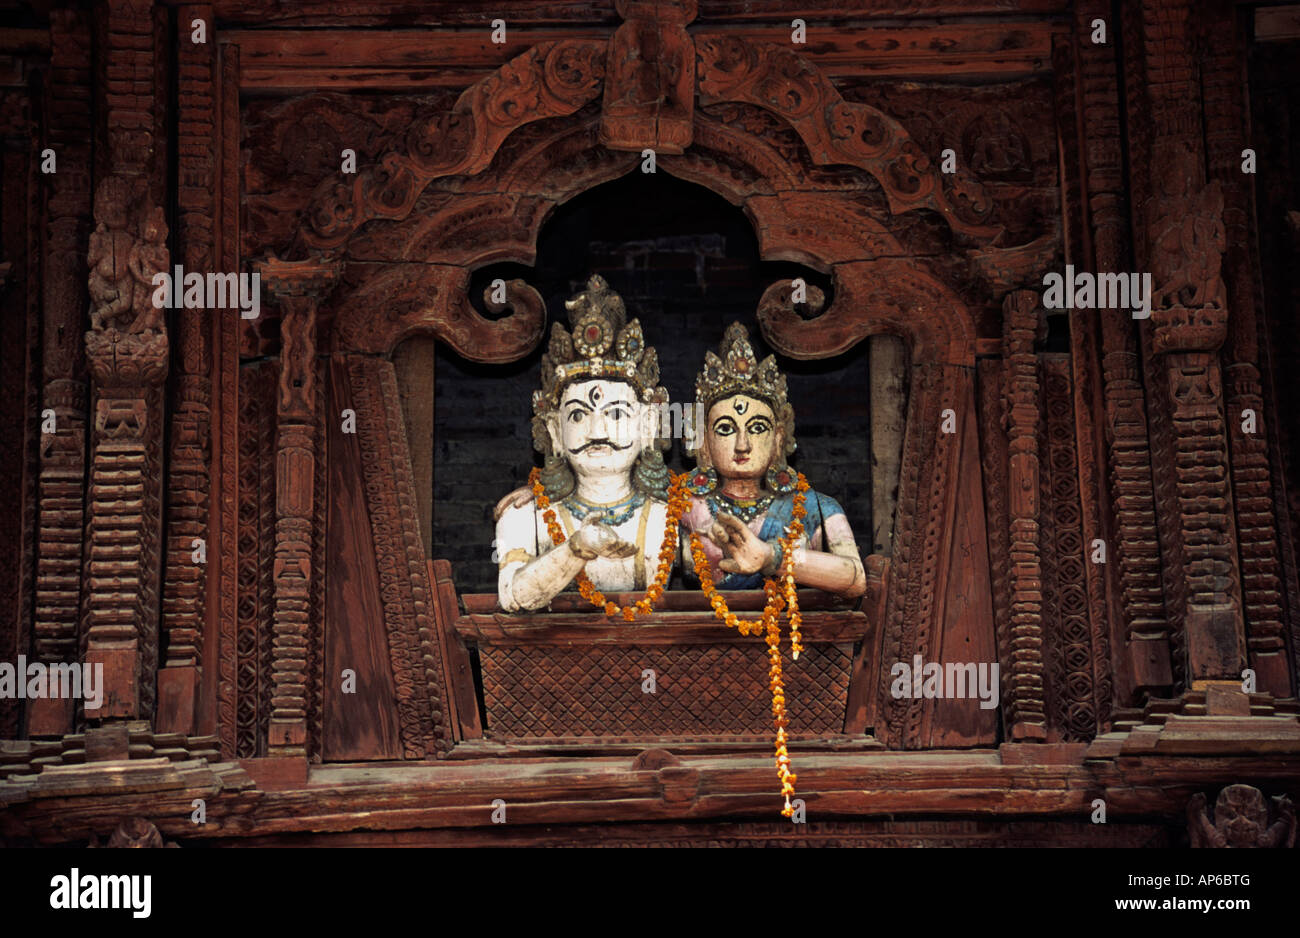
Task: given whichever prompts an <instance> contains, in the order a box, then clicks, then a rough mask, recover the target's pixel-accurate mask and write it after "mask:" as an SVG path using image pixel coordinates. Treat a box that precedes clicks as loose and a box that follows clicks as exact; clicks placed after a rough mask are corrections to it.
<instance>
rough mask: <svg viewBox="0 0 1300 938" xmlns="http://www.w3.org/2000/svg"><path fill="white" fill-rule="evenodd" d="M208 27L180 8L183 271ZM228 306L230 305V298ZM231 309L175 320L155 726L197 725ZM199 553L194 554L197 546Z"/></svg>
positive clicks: (208, 15)
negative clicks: (223, 341)
mask: <svg viewBox="0 0 1300 938" xmlns="http://www.w3.org/2000/svg"><path fill="white" fill-rule="evenodd" d="M196 19H199V20H203V21H204V22H205V23H207V24H208V26H209V28H210V27H211V24H212V8H211V7H206V6H194V7H182V8H181V10H180V12H179V14H178V18H177V34H176V44H177V56H178V59H179V73H180V74H179V82H180V94H179V102H178V108H179V111H178V118H179V121H178V124H177V126H178V128H179V131H178V140H177V160H178V166H179V178H178V181H177V182H178V184H177V193H176V195H177V208H178V209H179V212H180V225H179V231H178V232H177V234H178V236H179V237H178V240H179V243H180V246H181V254H182V258H183V263H184V267H185V270H186V271H187V272H189V271H194V272H199V273H202V272H205V271H209V270H212V269H213V268H214V265H215V263H216V258H215V256H214V255H215V252H214V243H213V235H214V232H213V224H212V222H213V216H214V210H215V206H214V201H215V199H214V195H213V191H214V186H215V181H216V176H215V169H214V163H215V155H214V153H213V146H214V141H215V139H216V126H215V111H214V107H213V69H214V65H215V62H214V59H215V50H216V48H217V46H216V42H215V40H213V41H212V42H207V43H196V42H193V41H192V25H191V24H192V23H193V21H194V20H196ZM230 305H231V306H233V305H235V304H234V303H231V304H230ZM238 315H239V313H238V311H236V310H234V309H223V310H207V309H203V308H197V309H183V310H181V311H180V312H179V314H178V315H177V319H176V338H177V346H178V351H179V355H178V357H177V361H176V366H177V371H178V374H177V376H176V382H175V397H174V399H173V401H172V406H171V438H170V442H171V447H170V452H169V453H168V475H167V541H166V544H167V548H166V551H167V552H166V567H165V570H164V573H163V594H162V627H163V631H164V634H165V635H166V639H167V642H166V646H167V657H166V661H165V662H164V663H163V667H162V669H161V670H160V671H159V673H158V730H159V732H163V733H173V732H179V733H193V732H195V731H196V725H195V719H196V712H197V711H196V704H197V700H196V692H197V689H198V684H199V675H200V673H201V665H202V658H201V654H200V652H201V649H202V647H203V596H204V582H205V573H206V570H207V558H206V553H207V551H208V549H209V547H210V546H215V545H209V544H208V524H207V520H208V453H209V439H208V429H209V418H210V398H211V388H212V382H211V378H210V376H209V368H210V366H211V358H212V356H211V353H210V351H209V350H210V348H211V335H210V334H211V329H212V321H213V318H214V317H219V316H238ZM196 550H201V551H202V553H201V554H200V555H199V557H198V558H197V559H196V557H195V551H196Z"/></svg>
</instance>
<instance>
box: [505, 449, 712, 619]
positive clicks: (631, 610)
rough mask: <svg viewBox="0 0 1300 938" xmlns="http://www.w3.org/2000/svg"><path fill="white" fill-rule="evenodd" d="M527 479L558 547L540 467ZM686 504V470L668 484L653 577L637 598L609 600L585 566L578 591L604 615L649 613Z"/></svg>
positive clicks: (664, 581) (673, 554)
mask: <svg viewBox="0 0 1300 938" xmlns="http://www.w3.org/2000/svg"><path fill="white" fill-rule="evenodd" d="M528 483H529V485H531V486H532V488H533V498H534V500H535V501H536V503H537V507H538V508H541V509H542V512H543V513H542V520H543V521H545V522H546V530H547V531H548V532H549V533H550V535H551V543H552V544H554V545H555V546H556V547H559V546H560V545H561V544H563V543H564V541H565V537H564V529H563V528H562V527H560V522H559V521H558V520H556V517H555V509H554V508H552V507H551V499H550V497H549V496H547V494H546V487H545V486H544V485H542V480H541V470H540V469H537V468H534V469H533V471H532V472H531V473H530V474H529V476H528ZM689 506H690V490H688V489H687V488H686V473H682V474H681V475H680V476H673V477H672V485H670V486H669V488H668V517H667V518H666V519H665V522H664V541H663V544H662V545H661V546H660V548H659V568H658V569H657V570H656V571H655V578H654V580H653V581H652V582H651V583H650V585H649V586H648V587H647V588H646V591H645V594H644V595H643V596H642V597H641V598H640V599H639V600H637V601H636V602H634V603H632V604H631V605H630V606H620V605H619V604H618V603H615V602H610V601H609V600H607V599H606V598H605V594H604V593H602V592H601V591H600V590H598V589H596V584H595V583H592V582H591V579H590V578H589V577H588V576H587V573H586V571H585V570H584V571H582V572H580V573H579V574H578V594H579V595H580V596H582V598H583V599H585V600H587V602H589V603H591V604H592V605H593V606H598V607H600V608H602V609H604V610H605V615H607V616H611V617H613V616H618V615H621V616H622V617H623V620H624V621H625V622H632V621H634V620H635V619H636V617H637V616H646V615H649V614H650V611H651V610H652V609H654V606H655V603H657V602H659V600H660V599H662V598H663V595H664V590H665V589H666V588H667V586H668V577H669V576H670V575H671V574H672V571H673V561H674V560H676V559H677V526H678V524H680V523H681V520H682V515H684V514H685V513H686V509H687V508H688V507H689Z"/></svg>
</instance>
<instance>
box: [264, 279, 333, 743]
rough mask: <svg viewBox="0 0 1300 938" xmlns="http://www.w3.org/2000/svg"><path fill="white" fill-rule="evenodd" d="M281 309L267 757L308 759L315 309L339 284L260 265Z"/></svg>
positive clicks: (314, 462) (313, 503)
mask: <svg viewBox="0 0 1300 938" xmlns="http://www.w3.org/2000/svg"><path fill="white" fill-rule="evenodd" d="M259 268H260V271H261V274H262V277H263V278H265V280H266V288H267V291H268V292H269V293H270V294H271V295H273V296H274V297H275V298H276V302H277V304H278V305H279V307H280V388H279V393H278V395H277V402H276V459H275V472H276V485H275V563H274V586H273V598H272V610H273V615H274V623H275V624H274V633H275V635H274V638H273V640H272V645H271V681H272V683H273V688H272V691H271V719H270V726H269V728H268V737H267V748H268V754H269V755H271V756H286V757H298V756H305V755H306V754H307V683H308V673H307V658H308V650H309V649H308V646H309V642H308V633H309V631H310V628H311V587H312V563H311V559H312V519H313V517H314V507H315V495H316V493H315V476H316V420H317V403H316V402H317V398H316V306H317V304H318V302H319V301H320V300H321V298H322V297H324V296H325V295H326V294H327V293H328V292H329V291H330V289H332V288H333V286H334V284H335V283H336V282H337V280H338V275H339V269H338V267H337V265H335V264H333V263H330V262H326V261H319V260H306V261H282V260H278V259H276V258H272V259H271V260H269V261H265V262H263V263H262V264H260V265H259Z"/></svg>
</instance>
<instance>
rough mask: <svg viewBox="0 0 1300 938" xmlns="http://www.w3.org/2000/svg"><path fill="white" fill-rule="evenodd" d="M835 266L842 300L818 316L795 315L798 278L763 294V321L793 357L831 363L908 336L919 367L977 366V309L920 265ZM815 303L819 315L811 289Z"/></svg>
mask: <svg viewBox="0 0 1300 938" xmlns="http://www.w3.org/2000/svg"><path fill="white" fill-rule="evenodd" d="M832 269H833V272H834V278H835V280H834V282H835V301H834V303H832V304H831V306H830V308H829V309H827V310H826V311H825V312H823V313H821V315H819V316H815V317H814V318H811V319H807V320H805V319H803V318H802V317H800V315H799V313H798V312H797V311H796V310H795V307H794V304H793V303H792V302H791V293H792V290H791V284H790V281H788V280H782V281H778V282H777V283H774V284H772V285H771V286H769V287H768V288H767V289H766V290H764V291H763V296H762V298H761V299H760V300H759V304H758V321H759V324H760V325H761V326H762V329H763V336H764V338H766V339H767V342H768V344H769V345H771V346H772V348H774V349H776V350H777V351H778V352H781V353H782V354H783V355H789V356H790V357H791V358H828V357H830V356H832V355H838V354H840V353H841V352H845V351H847V350H848V349H850V348H852V347H853V346H854V345H855V344H857V343H858V342H859V341H861V340H862V339H863V338H865V337H866V336H868V335H875V334H877V333H892V334H894V335H901V336H904V337H906V338H907V339H908V344H909V345H910V346H911V361H912V363H913V364H914V365H915V364H928V363H939V362H941V363H945V364H951V365H966V366H970V365H972V364H974V361H975V326H974V323H973V322H972V321H971V318H970V314H969V312H968V311H967V310H966V308H965V306H964V305H963V304H962V302H961V301H960V300H959V299H958V298H957V297H956V296H955V295H953V294H952V293H951V291H949V290H948V288H947V287H945V286H944V285H943V284H942V283H941V282H940V281H939V280H937V279H936V278H934V277H932V276H930V275H929V274H926V273H924V272H922V271H921V270H919V269H917V267H916V266H915V264H914V263H913V262H912V261H909V260H900V259H898V258H892V257H884V258H879V259H876V260H865V261H854V262H850V263H844V264H836V265H834V267H833V268H832ZM808 300H809V302H808V306H809V307H810V308H812V309H813V310H819V309H820V308H821V304H822V302H824V299H823V297H822V295H821V292H820V291H818V290H815V289H814V288H813V287H811V286H810V287H809V289H808Z"/></svg>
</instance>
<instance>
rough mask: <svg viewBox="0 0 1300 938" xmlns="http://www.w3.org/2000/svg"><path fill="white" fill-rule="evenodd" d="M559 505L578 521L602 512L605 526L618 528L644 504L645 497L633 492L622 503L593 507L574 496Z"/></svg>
mask: <svg viewBox="0 0 1300 938" xmlns="http://www.w3.org/2000/svg"><path fill="white" fill-rule="evenodd" d="M561 504H562V505H564V507H565V508H567V509H568V510H569V514H571V515H573V517H575V518H577V519H578V520H579V521H582V520H584V519H585V518H586V517H587V516H588V515H590V514H594V513H596V512H604V515H605V518H604V521H605V524H608V525H611V526H613V527H618V525H620V524H622V523H623V522H624V521H626V520H627V519H628V518H631V517H632V516H633V515H634V514H636V512H637V509H638V508H640V507H641V506H642V505H644V504H645V496H644V495H642V494H641V493H640V492H633V493H632V494H631V495H629V496H628V497H627V498H625V499H623V500H622V501H617V502H614V503H613V504H610V505H594V504H592V503H591V502H587V501H583V500H582V499H581V498H579V497H578V496H577V495H576V494H575V495H570V496H569V497H567V498H565V499H564V500H563V501H562V502H561Z"/></svg>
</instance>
